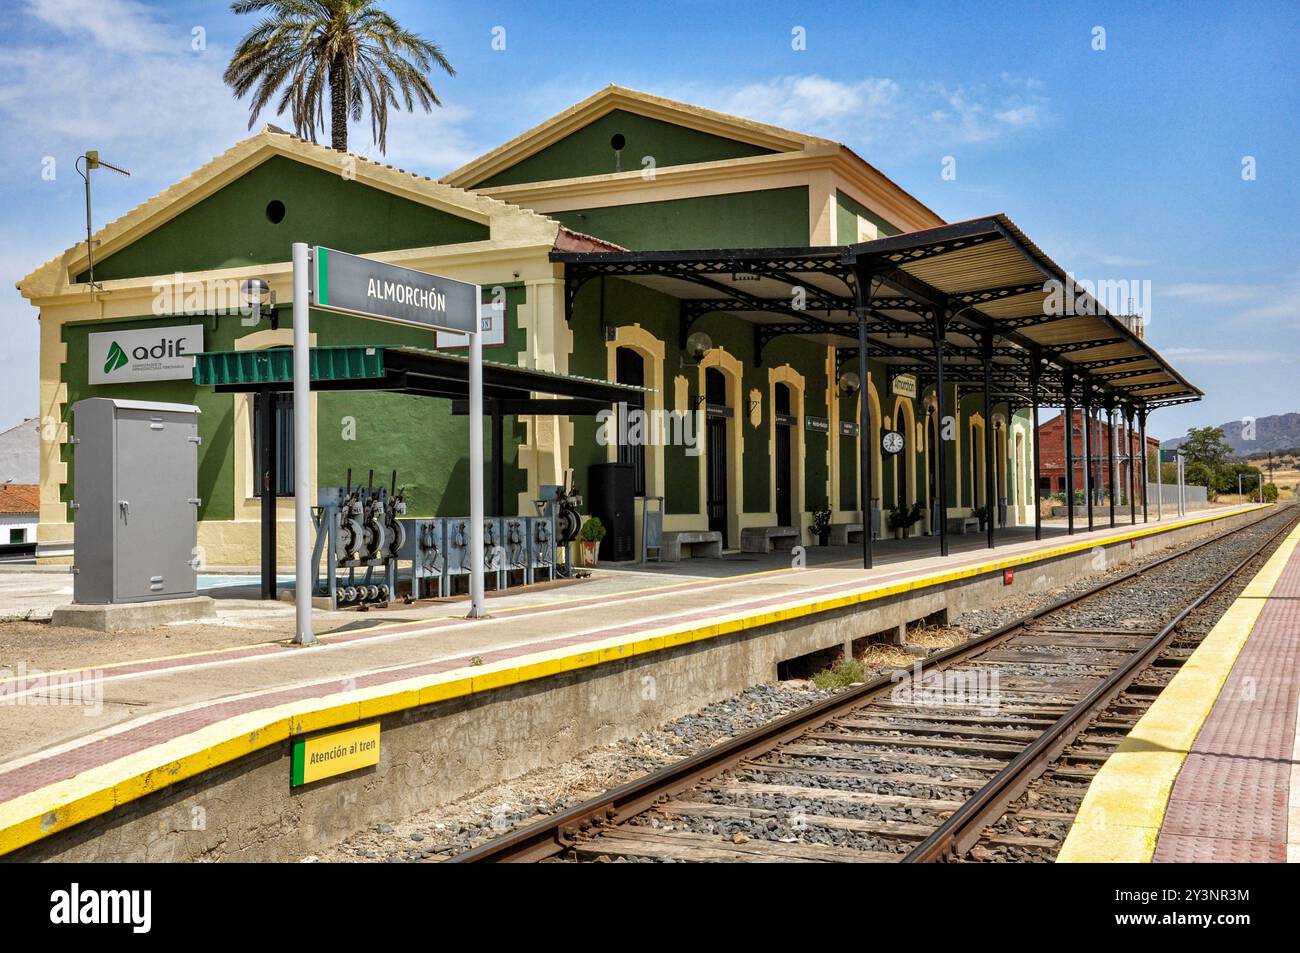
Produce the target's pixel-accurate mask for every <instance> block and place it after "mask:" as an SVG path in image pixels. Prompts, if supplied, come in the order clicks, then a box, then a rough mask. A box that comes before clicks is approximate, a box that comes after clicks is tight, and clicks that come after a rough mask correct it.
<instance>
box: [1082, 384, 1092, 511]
mask: <svg viewBox="0 0 1300 953" xmlns="http://www.w3.org/2000/svg"><path fill="white" fill-rule="evenodd" d="M1093 476H1094V474H1093V472H1092V385H1090V384H1089V383H1088V382H1087V381H1084V382H1083V502H1084V504H1085V505H1086V506H1087V507H1088V532H1090V533H1091V532H1092V530H1093V526H1092V487H1093Z"/></svg>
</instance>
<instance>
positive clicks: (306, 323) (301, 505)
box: [293, 242, 316, 645]
mask: <svg viewBox="0 0 1300 953" xmlns="http://www.w3.org/2000/svg"><path fill="white" fill-rule="evenodd" d="M309 272H310V266H309V262H308V251H307V245H306V244H305V243H303V242H294V243H293V481H294V486H293V531H294V536H293V571H294V602H293V605H294V615H295V625H294V635H293V641H294V644H295V645H314V644H315V642H316V634H315V633H314V632H312V629H311V590H312V587H313V586H314V585H315V584H316V580H314V579H313V578H312V575H313V573H312V565H311V329H310V319H309V318H308V314H309V313H310V308H311V305H310V302H309V301H308V300H307V288H308V285H309V283H310V282H309V280H308V275H309Z"/></svg>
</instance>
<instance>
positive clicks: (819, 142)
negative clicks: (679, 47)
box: [440, 84, 944, 227]
mask: <svg viewBox="0 0 1300 953" xmlns="http://www.w3.org/2000/svg"><path fill="white" fill-rule="evenodd" d="M615 110H624V111H626V112H631V113H635V114H637V115H640V116H648V117H650V118H653V119H659V120H662V121H664V122H669V123H673V124H675V125H679V126H685V127H686V128H689V129H694V130H697V131H699V132H705V133H710V134H712V135H715V136H721V137H723V138H727V139H734V140H737V141H739V142H744V143H749V144H751V145H754V146H760V147H762V148H765V149H771V150H773V152H774V153H775V154H774V155H768V156H757V157H751V158H746V159H739V160H724V161H730V162H731V163H733V164H734V165H735V166H736V167H737V168H738V169H739V168H740V167H742V166H753V165H759V166H761V165H766V164H772V163H781V162H785V161H790V160H796V159H802V158H805V157H818V158H821V159H822V160H823V161H824V162H827V163H830V162H838V163H841V165H842V168H843V170H844V171H845V173H846V177H847V178H850V179H854V180H864V181H870V182H871V183H872V184H873V185H875V186H876V188H877V189H878V190H879V191H881V192H884V193H886V194H888V195H889V197H890V199H891V200H892V202H893V203H897V204H898V205H900V206H902V207H905V208H906V209H907V210H908V213H909V215H910V216H911V217H913V218H914V219H915V220H916V222H917V223H918V224H917V226H916V227H928V226H933V225H941V224H943V221H944V220H943V218H942V217H940V216H939V215H938V214H937V213H936V212H934V211H933V210H932V209H930V208H929V207H927V206H926V205H925V204H924V203H922V202H920V201H919V200H918V199H916V198H915V197H914V196H912V195H911V193H909V192H907V191H906V190H904V189H903V188H902V187H901V186H899V185H898V184H897V183H895V182H894V181H893V180H892V179H890V178H889V177H888V176H887V175H885V174H884V173H883V172H881V171H880V170H879V169H877V168H876V167H875V166H873V165H871V164H870V163H869V162H866V161H865V160H864V159H862V157H861V156H859V155H858V154H857V153H856V152H854V151H853V150H852V149H850V148H849V147H848V146H845V145H843V144H842V143H839V142H835V141H834V140H831V139H824V138H822V137H821V136H813V135H809V134H807V133H802V132H796V131H794V130H791V129H783V128H781V127H779V126H773V125H769V124H768V123H763V122H757V121H755V120H753V119H745V118H742V117H740V116H732V115H729V114H727V113H723V112H718V111H717V110H714V109H706V108H704V107H703V106H695V105H692V104H691V103H684V102H679V101H678V100H675V99H668V98H666V97H663V96H655V95H653V94H651V93H645V92H642V91H640V90H636V89H629V88H627V87H626V86H616V85H614V84H610V85H609V86H606V87H605V88H604V89H602V90H600V91H598V92H596V93H593V94H592V95H591V96H588V97H587V98H586V99H584V100H582V101H581V102H579V103H577V104H575V105H573V106H570V107H569V108H568V109H566V110H564V111H563V112H560V113H557V114H556V115H554V116H552V117H551V118H550V119H547V120H545V121H544V122H541V123H538V124H537V125H536V126H533V127H532V128H531V129H529V130H527V131H525V132H523V133H520V134H519V135H518V136H515V137H514V138H513V139H511V140H510V141H509V142H506V143H504V144H503V145H500V146H498V147H497V148H495V149H493V150H491V151H490V152H486V153H484V154H483V155H481V156H479V157H478V158H477V159H474V160H472V161H470V162H468V163H466V164H465V165H463V166H461V167H460V168H459V169H456V170H455V171H453V172H449V173H448V174H447V175H445V176H443V177H442V179H441V180H440V181H442V182H446V183H448V184H450V185H455V186H459V187H461V188H473V187H474V186H475V185H477V184H478V183H480V182H483V181H485V180H487V179H489V178H491V177H492V176H494V175H497V174H498V173H500V172H503V171H504V170H506V169H509V168H511V167H512V166H514V165H516V164H518V163H519V162H521V161H523V160H524V159H527V158H529V157H530V156H533V155H536V154H537V153H539V152H541V151H542V150H543V149H546V148H548V147H549V146H552V145H554V144H555V143H556V142H559V141H560V140H562V139H564V138H566V137H567V136H570V135H572V134H573V133H574V132H576V131H578V130H579V129H582V128H583V127H585V126H587V125H589V124H591V123H592V122H595V121H596V120H597V119H600V118H601V117H603V116H606V115H608V114H609V113H611V112H614V111H615ZM711 164H713V163H699V164H692V165H700V166H704V165H711ZM690 167H691V165H688V166H678V167H677V168H678V169H682V168H690ZM662 171H664V172H667V171H668V169H667V168H665V169H663V170H662ZM640 175H641V170H640V169H639V168H638V169H634V170H631V171H628V172H622V173H610V174H608V175H603V176H585V177H581V179H575V180H574V181H581V180H585V179H593V180H594V179H618V178H622V177H628V178H631V177H639V176H640ZM561 181H566V180H561ZM527 188H528V186H527V185H520V186H503V187H496V188H488V189H484V190H483V191H484V192H485V193H486V194H489V195H493V194H501V195H503V196H505V197H507V198H509V197H512V196H511V190H512V189H527ZM873 191H875V190H873Z"/></svg>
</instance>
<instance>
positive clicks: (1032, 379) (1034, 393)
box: [1029, 353, 1043, 539]
mask: <svg viewBox="0 0 1300 953" xmlns="http://www.w3.org/2000/svg"><path fill="white" fill-rule="evenodd" d="M1029 360H1030V363H1029V406H1030V411H1029V422H1030V424H1032V425H1033V428H1034V435H1033V447H1032V450H1031V452H1032V453H1033V455H1034V539H1042V538H1043V508H1042V505H1041V504H1040V503H1039V500H1038V494H1039V492H1040V491H1039V489H1038V487H1039V479H1040V478H1039V472H1040V468H1039V459H1038V377H1039V374H1040V373H1041V372H1042V363H1041V360H1040V358H1039V356H1038V354H1037V353H1035V354H1034V355H1033V356H1032V357H1030V359H1029Z"/></svg>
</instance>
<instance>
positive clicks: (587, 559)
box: [578, 516, 605, 568]
mask: <svg viewBox="0 0 1300 953" xmlns="http://www.w3.org/2000/svg"><path fill="white" fill-rule="evenodd" d="M604 538H605V524H604V523H602V522H601V521H600V517H599V516H589V517H587V519H586V521H585V522H584V523H583V524H582V529H580V530H578V555H579V559H580V561H581V562H582V565H584V566H587V567H588V568H591V567H593V566H595V565H596V561H597V559H598V558H599V556H600V541H601V540H602V539H604Z"/></svg>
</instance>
